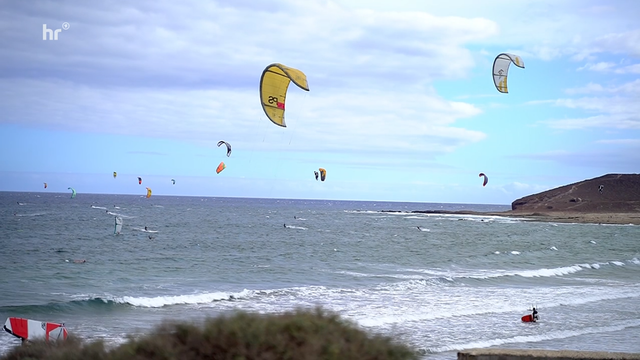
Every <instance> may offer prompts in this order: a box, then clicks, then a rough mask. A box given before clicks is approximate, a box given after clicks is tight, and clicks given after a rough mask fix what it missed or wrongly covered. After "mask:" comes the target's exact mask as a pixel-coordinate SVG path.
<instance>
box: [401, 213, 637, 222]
mask: <svg viewBox="0 0 640 360" xmlns="http://www.w3.org/2000/svg"><path fill="white" fill-rule="evenodd" d="M413 212H415V213H427V214H460V215H485V216H504V217H511V218H521V219H527V220H531V221H542V222H558V223H579V224H622V225H628V224H633V225H640V212H606V213H605V212H600V213H585V212H571V211H548V212H528V211H513V210H510V211H502V212H477V211H413Z"/></svg>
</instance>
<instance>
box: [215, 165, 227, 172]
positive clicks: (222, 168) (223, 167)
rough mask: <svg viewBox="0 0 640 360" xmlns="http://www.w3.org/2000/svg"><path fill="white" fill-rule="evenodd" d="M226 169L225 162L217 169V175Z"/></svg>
mask: <svg viewBox="0 0 640 360" xmlns="http://www.w3.org/2000/svg"><path fill="white" fill-rule="evenodd" d="M226 167H227V165H225V164H224V162H221V163H220V165H218V168H217V169H216V173H217V174H220V172H221V171H222V170H224V169H225V168H226Z"/></svg>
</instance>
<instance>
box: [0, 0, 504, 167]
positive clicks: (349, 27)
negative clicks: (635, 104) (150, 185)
mask: <svg viewBox="0 0 640 360" xmlns="http://www.w3.org/2000/svg"><path fill="white" fill-rule="evenodd" d="M39 4H40V5H41V6H39V7H37V8H34V7H31V6H29V7H27V6H25V5H24V4H22V3H13V4H11V5H10V6H7V7H6V8H5V9H4V11H5V13H7V14H10V15H11V16H10V17H8V19H10V21H9V24H8V26H7V29H8V33H7V34H6V35H7V36H3V37H2V38H1V39H0V46H2V48H3V49H5V54H6V56H5V59H4V60H3V61H4V64H3V68H2V69H3V70H0V78H2V79H3V81H2V82H1V83H0V94H1V95H2V98H0V107H2V108H3V111H4V114H3V115H4V116H3V117H2V118H0V122H4V123H13V124H20V125H22V126H27V127H43V128H47V129H56V130H69V131H75V132H105V133H111V134H118V135H132V136H147V137H158V138H169V139H179V140H188V141H194V142H199V143H208V142H212V141H213V140H212V139H217V138H219V137H220V138H222V137H224V138H225V139H226V140H227V141H230V142H233V143H234V144H241V145H242V146H243V147H244V148H248V149H255V148H256V146H258V145H257V144H259V143H260V142H261V140H263V139H265V138H267V139H269V140H271V141H272V142H275V144H273V145H274V146H272V147H270V148H269V151H271V150H286V151H318V149H321V150H322V151H333V152H340V151H345V150H356V149H357V150H360V151H364V152H369V151H371V149H376V151H380V149H381V147H382V144H386V145H385V151H386V152H410V151H414V152H415V151H420V152H426V153H427V154H424V155H423V156H426V157H429V156H434V155H435V154H439V153H444V152H451V151H454V150H455V149H456V148H458V147H460V146H464V145H467V144H470V143H473V142H477V141H480V140H482V139H484V138H485V134H484V133H482V132H480V131H477V130H468V129H465V128H463V127H459V126H455V123H456V121H458V120H459V119H462V118H469V117H473V116H476V115H478V114H480V113H481V111H480V109H479V108H477V107H476V106H474V105H471V104H468V103H465V102H460V101H448V100H445V99H443V98H442V97H440V96H439V95H437V94H436V92H435V91H434V90H433V88H432V87H431V85H430V84H431V82H432V81H433V80H434V79H443V78H446V79H451V78H459V77H463V76H464V75H465V74H466V73H467V72H469V71H470V70H471V69H472V68H473V66H474V60H473V58H472V56H471V53H470V51H468V50H467V49H466V48H465V47H464V46H465V44H467V43H469V42H473V41H477V40H479V39H483V38H487V37H490V36H494V35H496V34H497V31H498V30H497V25H496V23H495V22H493V21H490V20H487V19H481V18H471V19H468V18H463V17H454V16H434V15H430V14H428V13H423V12H415V11H406V12H399V11H388V12H381V11H372V10H358V9H355V10H351V9H347V8H344V7H342V6H340V5H338V4H336V3H333V2H326V1H309V2H297V1H274V2H272V6H255V7H248V6H247V4H248V3H247V2H241V3H236V2H231V1H223V2H221V1H217V2H199V1H195V0H187V2H186V3H184V4H180V5H177V4H176V3H175V2H171V1H167V0H165V1H157V2H151V1H142V2H136V3H118V2H113V3H109V4H105V3H99V4H97V3H96V4H88V3H86V2H82V1H67V2H63V3H59V4H57V3H56V4H55V6H54V4H53V3H50V2H47V1H42V2H40V3H39ZM63 21H66V22H69V23H70V24H71V27H70V28H69V29H68V30H64V32H62V33H60V34H59V35H60V37H59V39H58V40H57V41H50V40H49V41H43V40H42V33H41V31H42V24H43V23H46V24H47V26H48V27H51V28H56V27H57V26H58V25H57V24H58V23H60V24H61V23H62V22H63ZM272 62H282V63H284V64H285V65H289V66H293V67H296V68H299V69H300V70H302V71H304V72H305V73H306V74H307V77H308V79H309V85H310V92H309V93H305V92H303V91H300V89H298V88H296V87H293V86H292V87H291V88H290V89H289V92H288V99H287V113H286V115H285V116H286V119H287V124H288V128H287V129H281V128H277V127H274V126H269V125H270V123H268V121H267V119H266V118H265V116H264V114H263V113H262V109H261V108H260V105H259V100H258V89H257V86H258V83H259V77H260V74H261V73H262V70H263V69H264V67H266V66H267V65H268V64H270V63H272ZM239 129H243V130H242V131H239ZM283 131H289V132H292V131H295V138H294V137H293V135H292V136H290V139H289V142H286V141H280V142H278V141H276V140H275V139H276V138H278V137H282V136H286V135H280V134H281V133H282V132H283ZM287 135H288V134H287ZM216 141H217V140H216Z"/></svg>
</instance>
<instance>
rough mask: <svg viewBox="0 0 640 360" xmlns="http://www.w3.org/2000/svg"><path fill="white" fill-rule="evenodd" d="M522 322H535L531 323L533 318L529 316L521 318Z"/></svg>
mask: <svg viewBox="0 0 640 360" xmlns="http://www.w3.org/2000/svg"><path fill="white" fill-rule="evenodd" d="M522 322H535V321H533V316H532V315H531V314H529V315H525V316H523V317H522Z"/></svg>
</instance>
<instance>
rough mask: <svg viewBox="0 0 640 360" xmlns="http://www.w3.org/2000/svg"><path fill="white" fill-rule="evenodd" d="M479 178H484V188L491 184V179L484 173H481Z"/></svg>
mask: <svg viewBox="0 0 640 360" xmlns="http://www.w3.org/2000/svg"><path fill="white" fill-rule="evenodd" d="M478 177H484V181H482V186H486V185H487V183H488V182H489V178H488V177H487V175H485V174H484V173H480V174H479V175H478Z"/></svg>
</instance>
